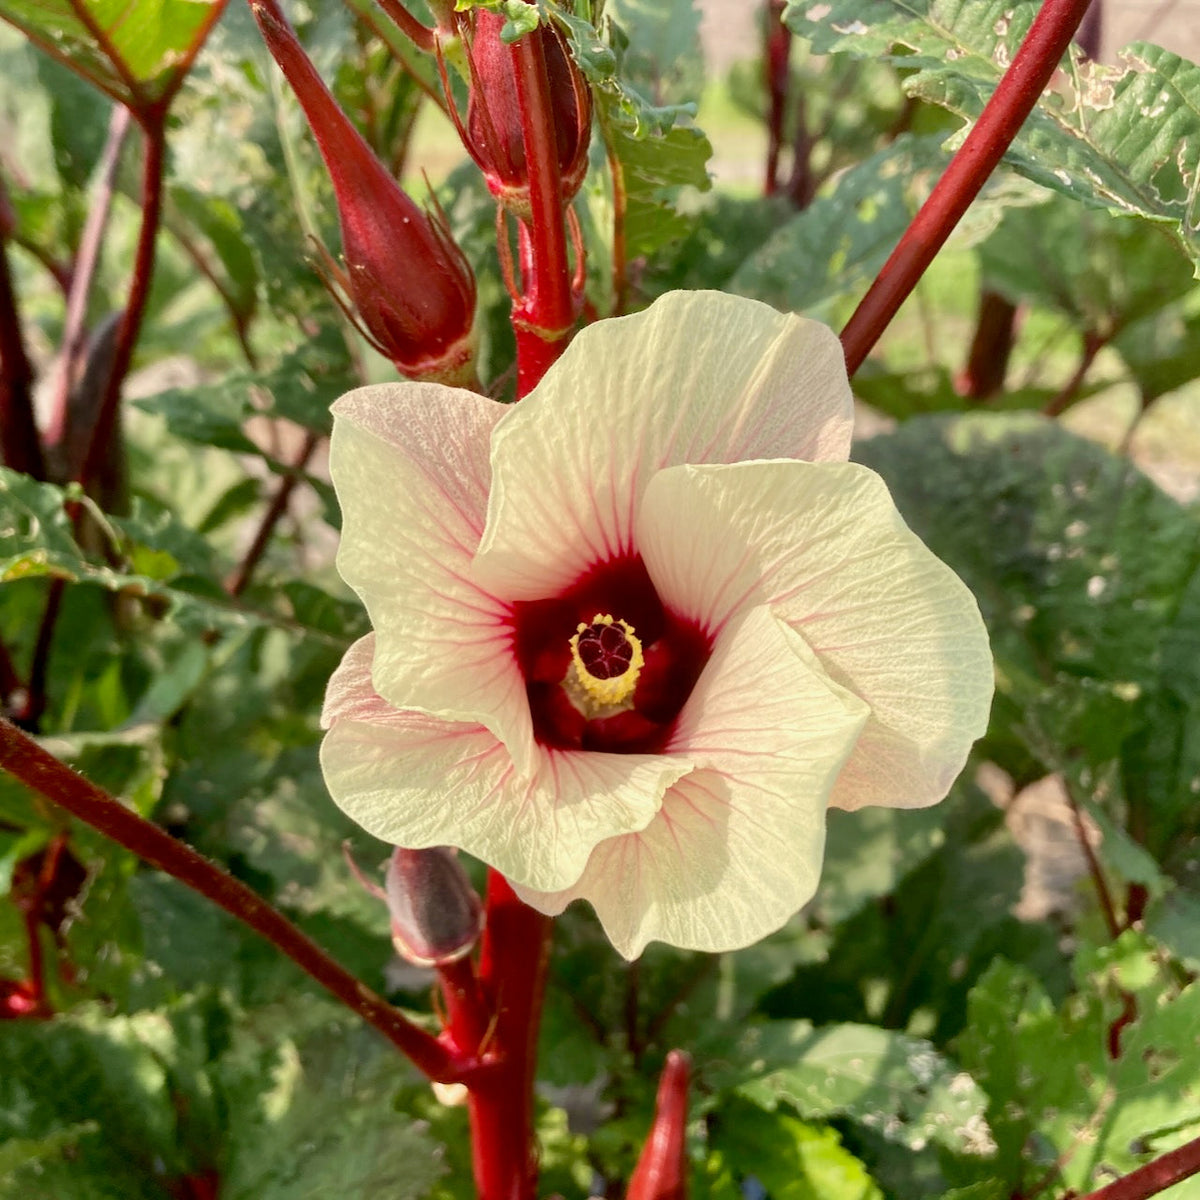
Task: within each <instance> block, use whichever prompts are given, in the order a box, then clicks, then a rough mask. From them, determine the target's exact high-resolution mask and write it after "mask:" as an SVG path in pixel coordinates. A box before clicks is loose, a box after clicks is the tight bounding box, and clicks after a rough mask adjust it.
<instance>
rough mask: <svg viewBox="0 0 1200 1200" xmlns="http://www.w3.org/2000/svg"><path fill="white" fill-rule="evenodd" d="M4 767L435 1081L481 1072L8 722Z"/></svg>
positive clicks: (2, 736) (242, 888) (2, 741)
mask: <svg viewBox="0 0 1200 1200" xmlns="http://www.w3.org/2000/svg"><path fill="white" fill-rule="evenodd" d="M0 768H3V769H4V770H5V771H7V772H8V773H9V774H10V775H13V776H14V777H15V778H17V779H19V780H20V781H21V782H22V783H23V784H25V786H26V787H28V788H32V789H33V790H34V791H35V792H38V793H39V794H40V795H42V796H44V797H45V798H46V799H47V800H50V801H52V802H53V803H55V804H57V805H59V806H60V807H62V808H65V809H66V810H67V811H68V812H69V813H71V814H72V815H73V816H75V817H78V818H79V820H81V821H84V822H86V823H87V824H88V825H90V826H91V827H92V828H93V829H96V830H98V831H99V832H100V833H102V834H104V836H105V837H108V838H111V839H112V840H113V841H115V842H117V843H119V844H120V845H122V846H124V847H125V848H126V849H127V850H130V851H132V852H133V853H134V854H136V855H137V856H138V857H139V858H141V859H144V860H145V861H146V862H148V863H150V864H151V865H152V866H155V867H158V868H159V869H160V870H162V871H166V872H167V874H168V875H171V876H172V877H174V878H175V879H178V880H179V881H180V883H183V884H186V885H187V886H188V887H190V888H192V889H194V890H195V891H197V892H199V893H200V894H201V895H202V896H205V897H207V898H208V899H209V900H211V901H212V902H213V903H214V904H217V905H219V906H220V907H221V908H223V909H224V910H225V911H226V912H228V913H231V914H232V915H233V916H235V917H237V919H238V920H239V921H242V922H243V923H244V924H246V925H248V926H249V927H250V928H251V929H253V930H254V931H255V932H256V933H258V934H260V935H261V936H262V937H265V938H266V939H267V940H268V941H269V942H271V943H272V944H273V945H275V946H276V947H277V948H278V949H279V950H280V951H282V953H284V954H286V955H287V956H288V957H289V958H290V959H291V960H292V961H293V962H294V963H296V965H297V966H298V967H300V968H301V970H303V971H305V972H306V973H307V974H308V975H309V976H310V977H311V978H313V979H315V980H316V981H317V983H319V984H320V985H321V986H322V987H323V988H325V990H326V991H328V992H330V993H331V994H332V995H333V996H335V997H336V998H337V999H338V1000H340V1001H342V1003H344V1004H346V1005H348V1006H349V1007H350V1008H352V1009H353V1010H354V1011H355V1012H356V1013H358V1015H359V1016H360V1017H362V1019H363V1020H364V1021H366V1022H367V1023H368V1024H369V1025H372V1026H374V1028H376V1029H377V1030H379V1032H380V1033H382V1034H383V1036H384V1037H386V1038H387V1039H388V1040H389V1041H390V1042H392V1044H393V1045H395V1046H396V1047H397V1048H398V1049H399V1050H400V1051H401V1052H402V1053H404V1054H406V1055H407V1056H408V1057H409V1058H410V1059H411V1060H412V1061H413V1063H414V1064H415V1065H416V1066H417V1067H418V1068H419V1069H420V1070H421V1071H423V1072H424V1073H425V1074H426V1075H428V1076H429V1078H430V1079H434V1080H437V1081H439V1082H443V1083H453V1082H456V1081H458V1080H462V1079H466V1078H469V1077H470V1076H471V1075H472V1073H473V1072H475V1071H478V1070H480V1069H481V1068H480V1064H479V1063H478V1062H477V1061H476V1060H475V1059H473V1058H467V1057H464V1056H462V1055H459V1054H456V1053H455V1052H454V1051H453V1050H452V1049H451V1048H450V1047H447V1046H445V1045H443V1044H442V1043H441V1042H440V1041H438V1039H437V1038H435V1037H433V1035H432V1034H429V1033H426V1032H425V1030H423V1029H420V1028H418V1027H417V1026H416V1025H413V1024H412V1023H411V1022H410V1021H408V1020H407V1019H406V1018H405V1017H404V1016H403V1015H402V1014H401V1013H399V1012H397V1010H396V1009H394V1008H393V1007H392V1006H391V1005H390V1004H388V1003H387V1001H385V1000H384V999H383V998H382V997H380V996H377V995H376V994H375V993H374V992H373V991H372V990H371V989H370V988H368V987H367V986H366V984H364V983H362V982H360V981H359V980H358V979H356V978H355V977H354V976H353V975H351V974H350V973H349V972H348V971H346V970H345V969H344V968H343V967H341V966H339V965H338V964H337V963H336V962H334V960H333V959H332V958H330V957H329V955H327V954H326V953H325V951H323V950H322V949H321V948H320V947H319V946H318V945H317V944H316V943H315V942H313V941H312V940H310V939H309V938H308V936H307V935H306V934H303V933H301V932H300V930H299V929H297V928H296V926H294V925H293V924H292V923H291V922H290V921H289V920H288V919H287V918H286V917H285V916H284V915H283V914H282V913H281V912H279V911H278V910H277V909H274V908H272V907H271V906H270V905H269V904H268V903H267V902H266V901H265V900H263V899H262V897H261V896H259V895H257V894H256V893H255V892H253V891H252V890H251V889H250V888H248V887H247V886H246V885H245V884H244V883H242V882H241V881H240V880H237V879H234V878H233V876H231V875H229V874H227V873H226V872H225V871H222V870H221V869H220V868H219V867H217V866H215V865H214V864H212V863H210V862H209V861H208V860H207V859H206V858H203V857H202V856H201V855H199V854H197V853H196V851H195V850H193V849H192V848H191V847H190V846H187V845H185V844H184V843H183V842H180V841H177V840H176V839H175V838H173V837H171V835H170V834H168V833H166V832H164V831H163V830H162V829H160V828H159V827H158V826H157V825H155V824H153V822H151V821H147V820H146V819H145V818H144V817H140V816H138V814H137V813H135V812H133V811H131V810H130V809H128V808H126V807H125V806H124V805H123V804H122V803H121V802H120V801H119V800H117V799H115V798H114V797H113V796H110V795H108V793H107V792H104V791H102V790H101V789H100V788H98V787H96V786H95V784H93V783H89V782H88V780H86V779H84V778H83V777H82V776H81V775H77V774H76V773H75V772H74V771H72V770H71V768H70V767H68V766H66V765H65V764H64V763H61V762H59V761H58V759H56V758H55V757H54V756H53V755H52V754H49V753H48V752H47V751H45V750H43V749H42V748H41V746H39V745H38V744H37V742H35V741H34V740H33V739H32V738H30V737H28V736H26V735H25V734H24V733H22V732H21V731H20V730H19V729H18V728H17V727H16V726H15V725H14V724H12V722H11V721H6V720H4V719H3V718H0Z"/></svg>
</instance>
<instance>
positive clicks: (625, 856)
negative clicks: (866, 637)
mask: <svg viewBox="0 0 1200 1200" xmlns="http://www.w3.org/2000/svg"><path fill="white" fill-rule="evenodd" d="M866 719H867V709H866V705H864V704H863V703H862V702H861V701H859V700H857V699H856V698H855V697H853V696H851V695H850V694H849V693H847V692H846V691H845V690H844V689H842V688H840V687H839V686H838V685H837V684H836V683H834V682H833V681H832V680H830V679H829V678H828V677H826V676H825V675H824V672H822V670H821V669H820V666H819V665H818V664H817V663H816V661H815V659H813V658H812V655H811V652H810V651H809V650H808V649H807V647H805V646H804V645H803V639H801V638H800V637H799V636H798V635H797V634H796V633H794V632H793V631H792V630H791V629H789V628H788V627H787V626H786V625H785V624H784V623H783V622H782V621H780V620H778V619H777V618H775V617H774V616H773V615H772V614H771V613H770V612H769V610H767V609H765V608H758V609H754V610H751V611H750V612H748V613H746V614H744V615H743V616H741V617H740V618H738V619H737V620H735V621H734V622H732V623H731V624H730V625H729V626H728V627H727V628H726V629H725V630H724V631H723V632H722V634H721V636H720V637H719V638H718V640H717V643H716V646H715V647H714V650H713V655H712V658H711V659H710V660H709V662H708V665H707V666H706V667H705V670H704V673H703V674H702V675H701V677H700V680H699V682H698V683H697V685H696V688H695V691H694V692H693V694H692V697H691V699H690V700H689V701H688V704H687V705H686V706H685V708H684V710H683V712H682V713H681V715H680V722H679V726H678V728H677V730H676V733H675V736H674V737H673V739H672V746H671V748H672V749H673V750H677V751H679V752H681V753H684V754H686V755H687V757H688V758H690V759H692V760H693V761H694V762H695V763H696V764H697V769H696V770H695V771H694V772H693V773H692V774H690V775H688V776H687V777H686V778H684V779H681V780H680V781H679V782H678V783H676V784H675V785H674V787H672V788H671V789H670V790H669V791H668V792H667V794H666V796H665V797H664V799H663V804H662V809H661V811H660V812H659V813H658V815H657V816H656V817H655V818H654V820H653V821H651V822H650V824H649V825H648V826H647V827H646V828H645V829H644V830H642V831H641V832H639V833H635V834H631V835H628V836H625V837H617V838H612V839H610V840H608V841H605V842H602V843H601V844H600V845H599V846H597V847H596V849H595V850H594V851H593V852H592V856H591V858H590V859H589V860H588V864H587V869H586V870H585V871H584V873H583V875H582V876H581V878H580V879H579V881H578V882H577V883H576V884H575V885H574V886H573V887H571V888H567V889H564V890H562V891H560V892H557V893H554V894H545V893H539V892H534V891H532V890H530V889H528V888H524V889H518V890H519V891H520V895H521V897H522V898H523V899H524V900H525V901H526V902H527V903H529V904H532V905H533V906H534V907H535V908H538V909H541V910H542V911H544V912H550V913H557V912H561V911H562V909H563V908H564V907H565V906H566V905H567V904H568V903H569V902H570V901H571V900H575V899H579V898H583V899H586V900H588V901H590V902H591V904H592V906H593V907H594V908H595V910H596V913H597V915H598V916H599V918H600V920H601V923H602V924H603V925H604V930H605V932H606V933H607V934H608V937H609V939H610V940H611V941H612V943H613V945H614V946H615V947H616V948H617V949H618V950H619V951H620V952H621V953H622V954H623V955H625V957H626V958H635V957H637V955H639V954H640V953H641V952H642V950H643V949H644V948H645V946H646V943H647V942H649V941H652V940H659V941H664V942H668V943H670V944H671V945H674V946H682V947H685V948H690V949H696V950H733V949H736V948H738V947H740V946H745V945H748V944H750V943H751V942H754V941H756V940H758V939H759V938H761V937H764V936H765V935H766V934H768V933H770V932H772V931H773V930H775V929H778V928H779V927H780V926H781V925H782V924H783V923H784V922H785V921H787V919H788V918H789V917H790V916H791V915H792V914H793V913H795V912H796V911H797V909H799V908H800V907H801V906H802V905H803V904H804V903H805V902H806V901H807V900H808V899H809V898H810V897H811V896H812V894H813V892H814V891H815V890H816V886H817V880H818V878H819V877H820V873H821V858H822V854H823V851H824V843H825V809H826V803H827V801H828V798H829V793H830V789H831V788H832V787H833V785H834V781H835V780H836V778H837V775H838V772H839V770H840V769H841V767H842V764H843V763H844V762H845V761H846V756H847V755H848V754H849V753H850V752H851V748H852V747H853V745H854V742H855V739H856V738H857V736H858V733H859V731H860V730H861V729H862V727H863V723H864V721H865V720H866Z"/></svg>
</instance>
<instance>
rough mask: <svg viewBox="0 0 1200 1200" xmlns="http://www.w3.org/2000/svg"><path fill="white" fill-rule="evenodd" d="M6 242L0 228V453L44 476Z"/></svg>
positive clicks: (7, 460)
mask: <svg viewBox="0 0 1200 1200" xmlns="http://www.w3.org/2000/svg"><path fill="white" fill-rule="evenodd" d="M6 243H7V238H6V237H5V235H4V232H3V231H2V230H0V456H2V457H3V459H4V465H5V466H6V467H11V468H12V469H13V470H14V471H24V472H25V474H26V475H32V476H33V477H34V478H35V479H45V478H46V463H45V459H44V457H43V455H42V443H41V440H40V439H39V437H38V429H37V423H36V421H35V420H34V417H33V367H32V365H31V364H30V362H29V355H28V353H27V352H26V350H25V335H24V334H23V332H22V330H21V315H20V312H19V311H18V309H17V294H16V290H15V289H14V287H13V281H12V274H11V272H10V271H9V265H8V248H7V244H6Z"/></svg>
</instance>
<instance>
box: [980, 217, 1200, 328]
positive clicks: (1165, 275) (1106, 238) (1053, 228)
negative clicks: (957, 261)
mask: <svg viewBox="0 0 1200 1200" xmlns="http://www.w3.org/2000/svg"><path fill="white" fill-rule="evenodd" d="M979 255H980V263H981V267H982V272H983V286H985V287H988V288H991V289H992V290H994V291H998V292H1000V293H1001V294H1002V295H1004V296H1006V297H1007V298H1008V299H1009V300H1012V301H1014V302H1020V301H1026V302H1029V303H1034V304H1039V305H1041V306H1043V307H1045V308H1048V309H1051V310H1053V311H1057V312H1061V313H1063V314H1064V315H1065V316H1067V317H1069V318H1070V319H1071V321H1072V323H1073V324H1074V325H1076V326H1077V327H1080V328H1082V329H1084V330H1087V331H1090V332H1093V333H1096V334H1098V335H1099V336H1101V337H1102V338H1104V339H1105V340H1108V339H1110V338H1111V337H1113V336H1114V335H1115V334H1117V333H1118V332H1119V331H1120V330H1122V329H1124V328H1126V327H1127V326H1129V325H1131V324H1132V323H1133V322H1135V321H1138V320H1141V319H1142V318H1144V317H1146V316H1148V315H1150V314H1152V313H1155V312H1157V311H1159V310H1160V309H1162V308H1164V307H1165V306H1167V305H1168V304H1170V303H1171V302H1172V301H1174V300H1176V299H1179V298H1180V297H1182V296H1184V295H1186V294H1187V293H1188V292H1190V291H1191V290H1192V271H1191V266H1190V264H1189V263H1188V261H1187V259H1186V258H1185V257H1184V256H1183V254H1181V253H1180V250H1179V247H1178V245H1177V243H1176V242H1175V241H1174V240H1173V239H1172V238H1170V237H1169V236H1168V235H1167V234H1166V232H1165V231H1164V230H1162V229H1161V228H1158V227H1156V226H1153V225H1149V224H1146V223H1144V222H1134V221H1127V220H1121V219H1119V218H1117V217H1112V216H1110V215H1108V214H1107V213H1103V212H1097V211H1092V210H1088V209H1083V210H1081V209H1080V207H1079V205H1078V204H1077V203H1076V202H1074V201H1072V200H1069V199H1067V198H1065V197H1063V196H1057V195H1056V196H1053V197H1052V198H1051V199H1050V200H1049V202H1048V203H1043V204H1039V205H1037V206H1036V207H1018V208H1012V209H1009V210H1008V211H1007V212H1006V213H1005V214H1004V216H1003V218H1002V220H1001V221H1000V224H999V226H998V227H997V228H996V230H995V232H994V233H992V234H991V236H990V237H988V239H987V240H986V241H985V242H983V243H982V244H981V245H980V247H979Z"/></svg>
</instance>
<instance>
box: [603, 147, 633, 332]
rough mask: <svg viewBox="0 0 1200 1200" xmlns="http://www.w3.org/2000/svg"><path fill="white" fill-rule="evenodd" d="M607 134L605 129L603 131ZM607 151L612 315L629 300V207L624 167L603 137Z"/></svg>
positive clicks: (615, 315) (620, 309) (620, 312)
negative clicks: (609, 196)
mask: <svg viewBox="0 0 1200 1200" xmlns="http://www.w3.org/2000/svg"><path fill="white" fill-rule="evenodd" d="M605 132H606V134H607V130H606V131H605ZM605 149H606V150H607V152H608V171H609V177H610V178H611V180H612V206H613V224H612V289H613V310H612V315H613V316H614V317H619V316H622V315H623V314H624V312H625V305H626V304H627V303H628V301H629V266H628V262H627V260H626V254H625V211H626V209H627V208H628V207H629V192H628V190H627V188H626V187H625V168H624V166H623V165H622V164H621V159H620V156H619V155H618V154H617V152H616V150H615V149H614V148H613V146H612V143H611V141H610V140H609V139H608V138H607V137H606V138H605Z"/></svg>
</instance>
